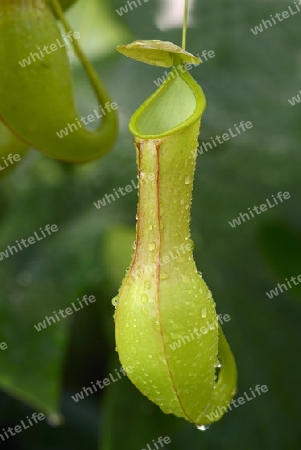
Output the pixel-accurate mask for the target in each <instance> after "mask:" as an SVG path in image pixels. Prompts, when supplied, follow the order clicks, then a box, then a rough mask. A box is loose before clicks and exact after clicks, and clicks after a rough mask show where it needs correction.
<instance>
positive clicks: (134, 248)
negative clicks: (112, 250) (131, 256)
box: [132, 241, 136, 250]
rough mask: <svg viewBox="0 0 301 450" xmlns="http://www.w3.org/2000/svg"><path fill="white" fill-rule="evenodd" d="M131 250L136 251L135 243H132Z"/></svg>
mask: <svg viewBox="0 0 301 450" xmlns="http://www.w3.org/2000/svg"><path fill="white" fill-rule="evenodd" d="M132 249H133V250H136V241H134V242H133V245H132Z"/></svg>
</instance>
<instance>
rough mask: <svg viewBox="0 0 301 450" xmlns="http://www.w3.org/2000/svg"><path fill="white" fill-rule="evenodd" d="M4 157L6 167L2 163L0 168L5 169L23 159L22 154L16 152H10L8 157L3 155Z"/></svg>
mask: <svg viewBox="0 0 301 450" xmlns="http://www.w3.org/2000/svg"><path fill="white" fill-rule="evenodd" d="M2 159H3V164H4V167H3V166H2V165H0V170H5V169H7V167H9V166H12V165H13V164H15V162H19V161H21V156H20V155H19V154H18V153H15V154H14V155H13V154H12V153H10V154H9V155H7V156H6V157H4V156H2ZM1 164H2V162H1Z"/></svg>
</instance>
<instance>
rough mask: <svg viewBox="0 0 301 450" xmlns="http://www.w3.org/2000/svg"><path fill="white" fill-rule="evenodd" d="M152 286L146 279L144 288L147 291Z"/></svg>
mask: <svg viewBox="0 0 301 450" xmlns="http://www.w3.org/2000/svg"><path fill="white" fill-rule="evenodd" d="M151 287H152V283H151V282H150V281H149V280H146V281H145V282H144V289H146V290H147V291H148V290H149V289H150V288H151Z"/></svg>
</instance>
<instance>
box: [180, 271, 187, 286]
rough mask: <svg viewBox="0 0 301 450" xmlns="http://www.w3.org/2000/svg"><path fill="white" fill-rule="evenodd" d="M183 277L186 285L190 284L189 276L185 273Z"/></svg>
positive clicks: (182, 274)
mask: <svg viewBox="0 0 301 450" xmlns="http://www.w3.org/2000/svg"><path fill="white" fill-rule="evenodd" d="M181 277H182V280H183V281H184V283H186V284H188V283H189V278H188V277H187V275H185V274H184V273H181Z"/></svg>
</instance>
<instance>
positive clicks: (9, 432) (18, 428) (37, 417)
mask: <svg viewBox="0 0 301 450" xmlns="http://www.w3.org/2000/svg"><path fill="white" fill-rule="evenodd" d="M26 419H27V423H25V421H24V420H21V422H20V424H21V425H15V426H14V427H8V428H7V429H6V430H5V428H2V430H3V434H0V439H1V440H2V442H4V441H7V439H9V438H10V437H11V436H16V434H17V433H21V432H22V431H23V430H27V429H28V428H30V427H32V426H33V425H34V424H35V423H39V422H41V421H42V420H45V416H44V414H42V413H39V414H38V413H36V412H34V413H33V414H32V415H31V418H29V417H28V416H26ZM31 420H33V421H34V423H32V421H31ZM3 435H5V437H6V439H5V437H4V436H3Z"/></svg>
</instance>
